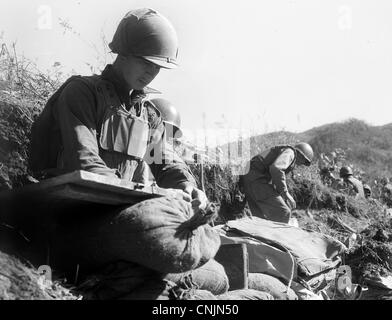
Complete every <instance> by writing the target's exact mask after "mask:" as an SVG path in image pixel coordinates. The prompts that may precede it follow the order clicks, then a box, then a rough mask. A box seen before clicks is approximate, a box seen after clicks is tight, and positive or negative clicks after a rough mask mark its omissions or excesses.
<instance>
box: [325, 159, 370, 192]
mask: <svg viewBox="0 0 392 320" xmlns="http://www.w3.org/2000/svg"><path fill="white" fill-rule="evenodd" d="M340 178H341V180H337V181H336V182H335V183H334V184H333V186H332V187H333V188H335V189H337V190H340V191H345V192H347V193H348V194H349V195H352V196H355V197H358V198H365V192H364V187H363V184H362V182H361V181H359V180H358V179H356V178H354V176H353V170H352V169H351V168H350V167H347V166H344V167H342V168H340Z"/></svg>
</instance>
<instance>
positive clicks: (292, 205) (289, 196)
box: [283, 192, 297, 210]
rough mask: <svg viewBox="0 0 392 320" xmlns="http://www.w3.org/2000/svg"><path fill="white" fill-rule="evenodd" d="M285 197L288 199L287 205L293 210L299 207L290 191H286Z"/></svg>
mask: <svg viewBox="0 0 392 320" xmlns="http://www.w3.org/2000/svg"><path fill="white" fill-rule="evenodd" d="M283 199H284V200H285V201H286V203H287V205H288V206H289V207H290V209H291V210H293V209H295V208H296V207H297V204H296V203H295V200H294V199H293V197H292V196H291V194H290V193H288V192H286V193H284V194H283Z"/></svg>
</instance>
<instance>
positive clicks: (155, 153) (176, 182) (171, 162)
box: [145, 141, 197, 189]
mask: <svg viewBox="0 0 392 320" xmlns="http://www.w3.org/2000/svg"><path fill="white" fill-rule="evenodd" d="M148 153H149V154H148V157H147V158H145V161H146V162H147V163H148V164H149V165H150V168H151V171H152V173H153V175H154V177H155V180H156V182H157V184H158V186H160V187H162V188H174V189H182V188H181V187H180V185H181V186H182V187H183V186H184V185H188V184H190V185H192V186H194V187H197V184H196V181H195V178H194V176H193V174H192V172H191V171H190V169H189V167H188V166H187V164H186V163H185V162H184V161H183V160H182V159H181V157H180V156H179V155H178V154H177V153H176V152H175V150H174V148H173V146H172V145H171V144H169V143H163V142H162V141H161V142H160V143H158V144H156V145H155V146H154V147H153V149H152V150H150V151H148Z"/></svg>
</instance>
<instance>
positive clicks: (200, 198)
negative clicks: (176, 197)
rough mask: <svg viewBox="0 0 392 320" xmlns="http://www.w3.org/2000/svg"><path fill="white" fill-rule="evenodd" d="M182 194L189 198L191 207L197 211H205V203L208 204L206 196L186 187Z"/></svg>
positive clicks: (191, 187) (194, 188) (189, 186)
mask: <svg viewBox="0 0 392 320" xmlns="http://www.w3.org/2000/svg"><path fill="white" fill-rule="evenodd" d="M184 192H185V193H187V194H189V195H190V196H191V198H192V200H191V202H192V207H196V208H199V209H205V208H206V207H207V203H208V199H207V196H206V194H205V193H204V192H203V191H201V190H200V189H198V188H196V187H194V186H191V185H188V186H186V187H185V189H184Z"/></svg>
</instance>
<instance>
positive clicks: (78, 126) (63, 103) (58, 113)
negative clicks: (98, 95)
mask: <svg viewBox="0 0 392 320" xmlns="http://www.w3.org/2000/svg"><path fill="white" fill-rule="evenodd" d="M96 108H97V107H96V103H95V97H94V94H93V92H92V91H91V89H90V88H89V87H88V86H87V85H86V84H85V83H84V82H82V81H81V80H75V81H72V82H70V83H69V85H67V87H66V88H64V90H63V92H62V93H61V95H60V97H59V100H58V103H57V104H56V109H55V110H54V115H55V117H56V118H57V121H58V123H59V126H60V131H61V137H62V143H63V147H64V150H63V155H62V159H63V162H64V166H65V169H67V170H86V171H89V172H93V173H97V174H101V175H105V176H111V177H119V174H118V172H117V170H115V169H111V168H108V167H107V166H106V164H105V163H104V161H103V160H102V159H101V157H100V156H99V148H98V141H97V130H96V123H97V119H96V117H97V110H96Z"/></svg>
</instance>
